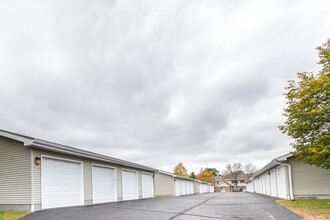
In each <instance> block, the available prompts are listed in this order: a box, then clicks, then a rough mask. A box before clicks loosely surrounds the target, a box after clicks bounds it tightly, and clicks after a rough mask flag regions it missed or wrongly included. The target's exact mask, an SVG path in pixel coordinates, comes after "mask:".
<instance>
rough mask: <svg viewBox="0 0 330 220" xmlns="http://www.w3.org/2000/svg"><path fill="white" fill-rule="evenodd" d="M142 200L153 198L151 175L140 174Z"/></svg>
mask: <svg viewBox="0 0 330 220" xmlns="http://www.w3.org/2000/svg"><path fill="white" fill-rule="evenodd" d="M141 182H142V198H150V197H153V196H154V184H153V178H152V174H148V173H142V174H141Z"/></svg>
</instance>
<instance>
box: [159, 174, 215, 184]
mask: <svg viewBox="0 0 330 220" xmlns="http://www.w3.org/2000/svg"><path fill="white" fill-rule="evenodd" d="M158 173H161V174H164V175H168V176H172V177H173V178H177V179H185V180H190V181H196V182H199V183H205V184H209V185H212V184H211V183H208V182H204V181H200V180H196V179H193V178H190V177H186V176H180V175H176V174H174V173H170V172H166V171H163V170H158Z"/></svg>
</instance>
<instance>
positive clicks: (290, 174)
mask: <svg viewBox="0 0 330 220" xmlns="http://www.w3.org/2000/svg"><path fill="white" fill-rule="evenodd" d="M275 164H278V165H284V166H287V167H288V174H289V190H290V200H294V197H293V187H292V173H291V165H290V164H287V163H280V162H278V161H277V160H275Z"/></svg>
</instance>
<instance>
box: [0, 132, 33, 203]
mask: <svg viewBox="0 0 330 220" xmlns="http://www.w3.org/2000/svg"><path fill="white" fill-rule="evenodd" d="M30 160H31V154H30V149H29V148H27V147H24V146H23V143H21V142H18V141H14V140H11V139H8V138H4V137H0V174H1V176H0V204H31V175H30V174H31V163H30Z"/></svg>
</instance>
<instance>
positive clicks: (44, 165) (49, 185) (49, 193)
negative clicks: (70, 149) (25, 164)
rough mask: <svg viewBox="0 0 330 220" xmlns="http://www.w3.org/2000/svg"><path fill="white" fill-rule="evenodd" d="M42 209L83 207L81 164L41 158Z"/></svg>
mask: <svg viewBox="0 0 330 220" xmlns="http://www.w3.org/2000/svg"><path fill="white" fill-rule="evenodd" d="M41 169H42V172H41V181H42V208H43V209H47V208H56V207H65V206H76V205H83V203H84V196H83V195H84V192H83V178H82V163H80V162H75V161H68V160H62V159H59V158H50V157H44V156H43V157H42V162H41Z"/></svg>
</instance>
